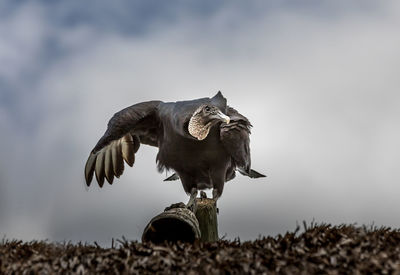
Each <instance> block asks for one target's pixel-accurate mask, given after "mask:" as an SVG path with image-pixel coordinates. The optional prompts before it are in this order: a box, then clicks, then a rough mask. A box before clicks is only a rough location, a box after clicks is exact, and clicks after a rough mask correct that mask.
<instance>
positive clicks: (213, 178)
mask: <svg viewBox="0 0 400 275" xmlns="http://www.w3.org/2000/svg"><path fill="white" fill-rule="evenodd" d="M251 128H252V125H251V123H250V121H249V120H248V119H247V118H246V117H245V116H243V115H242V114H240V113H239V112H238V111H237V110H235V109H234V108H232V107H230V106H228V105H227V99H226V98H225V97H224V96H223V95H222V93H221V91H219V92H218V93H217V94H216V95H215V96H214V97H212V98H209V97H204V98H200V99H195V100H186V101H177V102H163V101H159V100H153V101H146V102H141V103H137V104H134V105H132V106H130V107H127V108H125V109H123V110H121V111H119V112H117V113H115V114H114V115H113V117H112V118H111V119H110V120H109V122H108V125H107V129H106V131H105V133H104V135H103V136H102V137H101V138H100V140H99V141H98V142H97V144H96V145H95V146H94V148H93V150H92V151H91V152H90V154H89V157H88V159H87V162H86V165H85V180H86V184H87V186H90V184H91V182H92V179H93V176H94V175H95V177H96V180H97V182H98V185H99V186H100V187H102V186H103V185H104V180H107V182H108V183H109V184H112V183H113V181H114V177H116V178H119V177H120V176H121V175H122V173H123V171H124V162H126V163H127V164H128V165H129V166H131V167H132V166H133V164H134V162H135V154H136V152H137V151H138V149H139V147H140V145H141V144H146V145H150V146H155V147H158V153H157V157H156V163H157V169H158V171H159V172H160V173H161V172H163V171H164V170H167V171H169V170H173V171H174V173H173V174H172V176H170V177H168V178H167V179H165V181H170V180H178V179H180V180H181V183H182V186H183V189H184V191H185V192H186V193H187V194H188V195H190V198H189V202H188V204H187V205H188V206H191V205H193V203H194V202H195V200H196V197H197V194H198V191H199V190H204V189H211V188H212V189H213V191H212V198H213V199H214V200H215V201H217V200H218V198H220V197H221V195H222V193H223V189H224V185H225V182H227V181H229V180H232V179H233V178H234V177H235V175H236V171H238V172H239V173H241V174H243V175H245V176H248V177H250V178H260V177H265V175H263V174H261V173H259V172H257V171H255V170H253V169H251V159H250V147H249V144H250V139H249V135H250V130H251Z"/></svg>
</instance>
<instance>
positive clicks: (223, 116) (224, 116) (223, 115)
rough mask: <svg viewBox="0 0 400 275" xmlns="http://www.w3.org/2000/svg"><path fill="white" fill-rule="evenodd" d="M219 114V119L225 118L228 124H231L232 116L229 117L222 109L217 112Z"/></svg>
mask: <svg viewBox="0 0 400 275" xmlns="http://www.w3.org/2000/svg"><path fill="white" fill-rule="evenodd" d="M217 116H218V118H219V119H221V120H223V121H224V122H226V124H229V122H230V121H231V119H230V117H228V116H227V115H225V114H224V113H222V112H221V111H219V112H218V113H217Z"/></svg>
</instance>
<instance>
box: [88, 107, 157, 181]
mask: <svg viewBox="0 0 400 275" xmlns="http://www.w3.org/2000/svg"><path fill="white" fill-rule="evenodd" d="M160 103H161V101H148V102H142V103H138V104H135V105H132V106H130V107H128V108H125V109H123V110H121V111H119V112H118V113H116V114H115V115H114V116H113V117H112V118H111V119H110V121H109V122H108V127H107V130H106V132H105V133H104V135H103V136H102V137H101V138H100V140H99V141H98V142H97V144H96V146H95V147H94V148H93V150H92V152H91V153H90V155H89V157H88V160H87V162H86V166H85V180H86V184H87V185H88V186H89V185H90V183H91V181H92V179H93V174H96V180H97V182H98V184H99V186H100V187H102V186H103V184H104V178H106V179H107V181H108V182H109V183H110V184H112V182H113V180H114V176H115V177H117V178H118V177H119V176H121V175H122V173H123V171H124V160H125V162H126V163H127V164H128V165H129V166H132V165H133V164H134V162H135V153H136V152H137V151H138V149H139V147H140V143H141V138H143V139H144V140H145V141H151V142H146V144H150V145H153V146H158V140H159V137H158V133H159V132H160V131H159V129H158V127H159V125H160V123H159V121H158V115H157V107H158V105H159V104H160ZM142 143H143V142H142Z"/></svg>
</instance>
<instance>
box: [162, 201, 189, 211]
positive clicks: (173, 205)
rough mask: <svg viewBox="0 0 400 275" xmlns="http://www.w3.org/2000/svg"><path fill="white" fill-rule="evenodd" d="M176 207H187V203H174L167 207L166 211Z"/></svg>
mask: <svg viewBox="0 0 400 275" xmlns="http://www.w3.org/2000/svg"><path fill="white" fill-rule="evenodd" d="M174 208H186V205H185V204H184V203H183V202H178V203H173V204H171V205H170V206H168V207H165V209H164V212H165V211H168V210H171V209H174Z"/></svg>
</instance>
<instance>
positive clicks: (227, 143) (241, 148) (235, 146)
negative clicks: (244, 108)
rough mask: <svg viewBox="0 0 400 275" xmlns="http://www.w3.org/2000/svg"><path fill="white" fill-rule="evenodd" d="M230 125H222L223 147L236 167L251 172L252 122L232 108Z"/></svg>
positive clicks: (228, 113)
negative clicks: (250, 136)
mask: <svg viewBox="0 0 400 275" xmlns="http://www.w3.org/2000/svg"><path fill="white" fill-rule="evenodd" d="M227 115H228V116H229V117H230V119H231V122H230V123H229V124H226V123H222V124H221V128H220V137H221V141H222V144H223V146H224V147H225V149H226V150H227V151H228V152H229V154H230V155H231V156H232V158H233V160H234V161H235V163H236V165H237V166H239V167H240V168H242V169H243V170H245V171H248V172H250V166H251V160H250V138H249V135H250V129H251V127H252V126H251V123H250V121H249V120H248V119H247V118H246V117H245V116H243V115H242V114H240V113H239V112H238V111H236V110H235V109H233V108H232V107H229V106H228V108H227Z"/></svg>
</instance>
